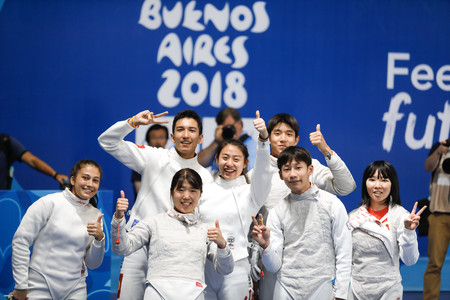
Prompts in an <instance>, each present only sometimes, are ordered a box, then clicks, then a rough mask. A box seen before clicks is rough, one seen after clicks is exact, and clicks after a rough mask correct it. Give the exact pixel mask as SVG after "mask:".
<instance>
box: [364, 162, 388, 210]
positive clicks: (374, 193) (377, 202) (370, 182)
mask: <svg viewBox="0 0 450 300" xmlns="http://www.w3.org/2000/svg"><path fill="white" fill-rule="evenodd" d="M391 186H392V183H391V180H389V178H384V177H383V176H382V174H378V170H377V171H375V173H373V175H372V176H370V177H369V178H367V180H366V188H367V193H368V194H369V197H370V207H371V208H372V209H374V210H378V209H383V208H384V207H386V206H387V204H386V203H387V202H386V199H387V198H388V197H389V195H390V193H391Z"/></svg>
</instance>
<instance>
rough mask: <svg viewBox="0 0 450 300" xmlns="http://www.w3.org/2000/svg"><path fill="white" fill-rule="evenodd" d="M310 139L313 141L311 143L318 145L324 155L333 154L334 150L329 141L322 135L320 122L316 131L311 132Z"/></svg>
mask: <svg viewBox="0 0 450 300" xmlns="http://www.w3.org/2000/svg"><path fill="white" fill-rule="evenodd" d="M309 140H310V141H311V144H313V145H314V146H317V148H318V149H319V151H320V152H322V153H323V155H327V153H330V154H333V151H332V150H331V148H330V147H329V146H328V144H327V142H326V141H325V138H324V137H323V135H322V131H321V130H320V124H317V126H316V131H314V132H311V133H310V134H309Z"/></svg>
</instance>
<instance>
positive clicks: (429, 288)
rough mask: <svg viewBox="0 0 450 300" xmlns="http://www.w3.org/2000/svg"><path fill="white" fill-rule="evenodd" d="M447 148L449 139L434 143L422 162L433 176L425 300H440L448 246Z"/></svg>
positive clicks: (449, 178)
mask: <svg viewBox="0 0 450 300" xmlns="http://www.w3.org/2000/svg"><path fill="white" fill-rule="evenodd" d="M449 146H450V139H447V140H446V141H443V142H438V143H435V144H434V145H433V147H431V149H430V152H429V153H428V157H427V159H426V160H425V170H426V171H427V172H431V174H432V175H431V182H430V212H431V214H430V215H429V216H428V265H427V269H426V271H425V274H424V280H423V282H424V285H423V299H424V300H437V299H439V292H440V288H441V270H442V267H443V265H444V261H445V255H446V253H447V250H448V245H449V243H450V174H449V172H450V170H449V169H448V166H444V168H443V163H444V160H445V157H446V154H447V153H448V150H449ZM447 164H448V162H447Z"/></svg>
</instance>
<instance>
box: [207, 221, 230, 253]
mask: <svg viewBox="0 0 450 300" xmlns="http://www.w3.org/2000/svg"><path fill="white" fill-rule="evenodd" d="M208 239H209V240H210V241H211V242H214V243H216V244H217V247H219V248H220V249H225V247H226V246H227V242H226V241H225V239H224V237H223V235H222V231H221V230H220V226H219V220H216V227H214V228H209V229H208Z"/></svg>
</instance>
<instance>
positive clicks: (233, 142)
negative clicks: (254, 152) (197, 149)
mask: <svg viewBox="0 0 450 300" xmlns="http://www.w3.org/2000/svg"><path fill="white" fill-rule="evenodd" d="M227 145H232V146H236V147H238V148H239V149H240V150H241V152H242V154H243V155H244V163H246V162H247V161H248V156H249V154H248V149H247V146H245V145H244V143H243V142H241V141H240V140H234V139H231V140H225V141H223V142H222V143H220V145H219V146H218V147H217V150H216V157H219V155H220V152H222V150H223V148H225V146H227ZM246 173H247V167H245V168H244V170H242V174H241V175H245V174H246Z"/></svg>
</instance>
